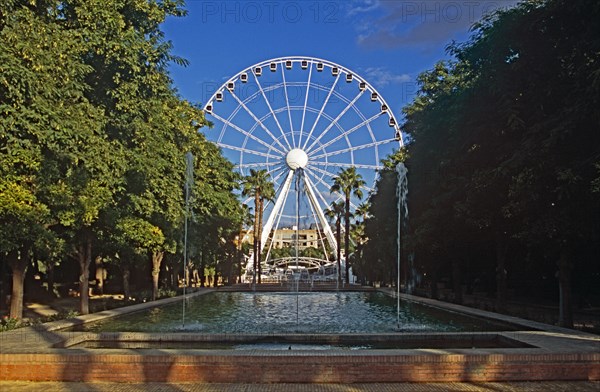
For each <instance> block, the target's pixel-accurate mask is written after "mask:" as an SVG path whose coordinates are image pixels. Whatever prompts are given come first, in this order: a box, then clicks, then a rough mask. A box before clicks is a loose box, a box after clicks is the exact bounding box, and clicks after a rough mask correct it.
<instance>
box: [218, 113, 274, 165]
mask: <svg viewBox="0 0 600 392" xmlns="http://www.w3.org/2000/svg"><path fill="white" fill-rule="evenodd" d="M212 116H213V117H214V118H216V119H217V120H219V121H221V122H222V123H223V124H225V125H227V126H228V127H231V128H233V129H235V130H236V131H238V132H239V133H241V134H242V135H244V136H246V137H248V138H250V139H252V140H254V141H255V142H257V143H260V144H262V145H263V146H265V147H267V148H268V149H270V150H273V151H276V152H278V153H280V154H281V155H284V152H283V151H281V150H279V149H278V148H275V146H273V145H271V144H269V143H267V142H265V141H264V140H262V139H260V138H258V137H256V136H254V135H253V134H251V133H250V132H248V131H245V130H244V129H242V128H240V127H239V126H237V125H236V124H234V123H232V122H231V121H229V120H227V119H224V118H223V117H221V116H219V115H218V114H216V113H212Z"/></svg>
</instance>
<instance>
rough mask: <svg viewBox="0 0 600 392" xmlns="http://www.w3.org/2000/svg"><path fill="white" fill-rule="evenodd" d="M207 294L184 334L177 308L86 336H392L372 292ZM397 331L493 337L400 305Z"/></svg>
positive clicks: (387, 310) (390, 307)
mask: <svg viewBox="0 0 600 392" xmlns="http://www.w3.org/2000/svg"><path fill="white" fill-rule="evenodd" d="M298 295H299V314H300V318H299V322H298V324H297V323H296V293H287V292H281V293H210V294H206V295H201V296H198V297H195V298H191V299H189V304H188V307H187V310H186V325H185V329H183V328H182V327H181V304H172V305H169V306H164V307H161V308H153V309H151V310H148V311H144V312H139V313H135V314H131V315H128V316H124V317H119V318H115V319H111V320H106V321H104V322H101V323H96V324H92V325H89V326H86V327H85V328H86V329H87V330H89V331H115V332H118V331H121V332H125V331H128V332H163V331H165V332H166V331H183V330H185V331H197V332H202V333H258V334H270V333H294V332H301V333H387V332H397V329H396V303H395V299H393V298H391V297H388V296H386V295H384V294H382V293H377V292H366V293H361V292H337V293H323V292H309V293H299V294H298ZM400 325H401V329H402V330H403V331H407V332H436V331H437V332H441V331H444V332H453V331H494V330H495V331H498V330H506V329H507V328H506V327H505V326H498V325H493V324H490V323H488V322H485V321H481V320H476V319H473V318H470V317H468V316H464V315H459V314H456V313H450V312H445V311H442V310H439V309H435V308H430V307H425V306H421V305H417V304H409V303H403V306H402V307H401V312H400Z"/></svg>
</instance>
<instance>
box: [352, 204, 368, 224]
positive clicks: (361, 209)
mask: <svg viewBox="0 0 600 392" xmlns="http://www.w3.org/2000/svg"><path fill="white" fill-rule="evenodd" d="M369 209H371V203H370V202H369V201H368V200H367V201H365V202H363V203H360V204H359V205H358V206H357V207H356V211H355V215H356V216H360V217H361V218H362V222H365V221H366V220H367V219H368V218H369V216H370V211H369Z"/></svg>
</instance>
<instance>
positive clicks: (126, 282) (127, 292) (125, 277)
mask: <svg viewBox="0 0 600 392" xmlns="http://www.w3.org/2000/svg"><path fill="white" fill-rule="evenodd" d="M121 268H122V269H123V295H124V296H125V301H129V298H131V291H130V290H129V275H130V274H131V272H130V270H129V264H125V265H123V266H122V267H121Z"/></svg>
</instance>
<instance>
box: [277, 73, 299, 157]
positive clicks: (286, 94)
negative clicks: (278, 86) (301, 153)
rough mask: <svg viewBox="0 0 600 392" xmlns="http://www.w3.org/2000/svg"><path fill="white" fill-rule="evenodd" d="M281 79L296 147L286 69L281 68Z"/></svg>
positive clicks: (294, 141) (291, 133)
mask: <svg viewBox="0 0 600 392" xmlns="http://www.w3.org/2000/svg"><path fill="white" fill-rule="evenodd" d="M281 79H282V80H283V95H285V106H286V108H287V112H288V119H289V120H290V135H291V137H292V145H293V146H294V148H295V147H296V139H295V138H294V124H292V111H291V109H290V100H289V97H288V91H287V83H286V81H285V71H284V70H283V69H282V70H281Z"/></svg>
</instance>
